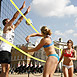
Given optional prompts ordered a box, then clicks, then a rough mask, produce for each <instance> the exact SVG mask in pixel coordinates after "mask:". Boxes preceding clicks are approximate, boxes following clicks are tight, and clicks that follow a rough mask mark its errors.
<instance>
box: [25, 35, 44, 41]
mask: <svg viewBox="0 0 77 77" xmlns="http://www.w3.org/2000/svg"><path fill="white" fill-rule="evenodd" d="M35 36H40V37H43V35H42V34H41V33H33V34H30V35H28V36H27V37H26V38H25V40H26V41H27V42H29V38H30V37H35Z"/></svg>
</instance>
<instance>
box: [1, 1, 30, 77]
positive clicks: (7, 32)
mask: <svg viewBox="0 0 77 77" xmlns="http://www.w3.org/2000/svg"><path fill="white" fill-rule="evenodd" d="M23 8H25V1H24V2H23V5H22V7H21V8H20V10H22V9H23ZM29 11H30V6H29V7H28V8H27V10H26V12H25V13H24V15H25V16H26V14H27V13H28V12H29ZM18 15H19V11H17V12H16V13H15V14H14V15H13V18H12V19H11V20H9V19H8V18H6V19H4V20H3V21H2V23H3V25H4V29H3V36H2V37H3V38H4V39H6V40H7V41H9V42H11V43H13V39H14V30H15V29H16V27H17V26H18V25H19V24H20V22H21V21H22V20H23V16H21V17H20V18H19V19H18V21H17V22H16V23H15V24H14V25H13V22H14V21H15V19H16V18H17V17H18ZM11 48H12V46H10V45H8V44H7V43H5V42H3V41H2V42H1V45H0V64H1V66H2V72H1V75H0V77H8V73H9V68H10V63H11Z"/></svg>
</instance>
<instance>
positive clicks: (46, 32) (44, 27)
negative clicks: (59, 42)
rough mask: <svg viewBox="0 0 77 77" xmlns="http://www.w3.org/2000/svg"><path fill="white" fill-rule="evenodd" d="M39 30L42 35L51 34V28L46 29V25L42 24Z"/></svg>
mask: <svg viewBox="0 0 77 77" xmlns="http://www.w3.org/2000/svg"><path fill="white" fill-rule="evenodd" d="M41 32H42V33H43V34H44V35H51V34H52V32H51V30H50V29H48V28H47V26H43V27H42V28H41Z"/></svg>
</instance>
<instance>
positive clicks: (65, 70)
mask: <svg viewBox="0 0 77 77" xmlns="http://www.w3.org/2000/svg"><path fill="white" fill-rule="evenodd" d="M67 72H68V71H67V68H66V67H64V66H63V73H64V77H68V76H67V74H68V73H67Z"/></svg>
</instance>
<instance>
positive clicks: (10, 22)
mask: <svg viewBox="0 0 77 77" xmlns="http://www.w3.org/2000/svg"><path fill="white" fill-rule="evenodd" d="M23 8H25V1H24V2H23V5H22V7H21V8H20V10H22V9H23ZM18 15H19V11H17V12H16V13H15V14H14V15H13V18H12V19H11V20H10V21H9V23H8V25H12V23H13V22H14V21H15V19H16V18H17V17H18Z"/></svg>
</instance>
